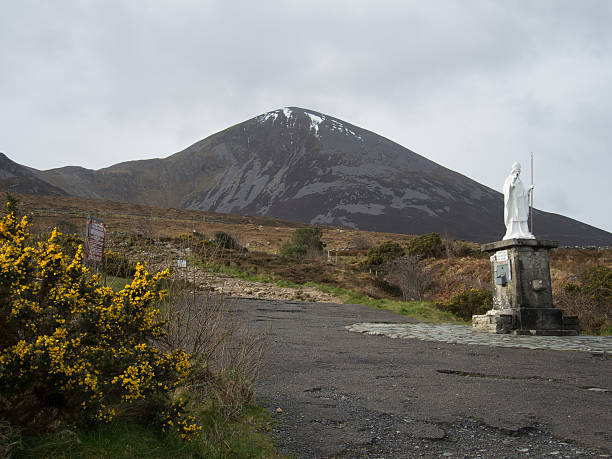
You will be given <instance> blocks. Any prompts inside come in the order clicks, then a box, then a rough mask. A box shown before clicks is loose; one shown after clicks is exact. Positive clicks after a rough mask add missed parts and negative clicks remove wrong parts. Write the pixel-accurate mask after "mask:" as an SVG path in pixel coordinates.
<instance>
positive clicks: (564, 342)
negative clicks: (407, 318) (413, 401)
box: [346, 322, 612, 355]
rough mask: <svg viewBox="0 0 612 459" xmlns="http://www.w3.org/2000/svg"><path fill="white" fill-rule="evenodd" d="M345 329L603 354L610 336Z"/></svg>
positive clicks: (456, 328) (419, 327)
mask: <svg viewBox="0 0 612 459" xmlns="http://www.w3.org/2000/svg"><path fill="white" fill-rule="evenodd" d="M346 329H347V330H349V331H352V332H358V333H366V334H369V335H384V336H388V337H389V338H400V339H419V340H423V341H439V342H444V343H451V344H471V345H478V346H497V347H514V348H523V349H549V350H555V351H582V352H592V353H601V354H603V355H605V354H607V353H612V336H590V335H580V336H531V335H501V334H500V335H498V334H493V333H483V332H478V331H474V330H473V329H472V327H470V326H467V325H450V324H422V323H419V324H382V323H368V322H364V323H357V324H353V325H348V326H347V327H346Z"/></svg>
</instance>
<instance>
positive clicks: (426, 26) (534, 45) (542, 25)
mask: <svg viewBox="0 0 612 459" xmlns="http://www.w3.org/2000/svg"><path fill="white" fill-rule="evenodd" d="M610 23H612V3H610V2H608V1H606V0H593V1H589V2H575V1H569V0H566V1H556V0H555V1H552V0H550V1H546V0H540V1H537V2H533V1H527V0H522V1H514V2H506V1H502V0H498V1H475V0H471V1H462V2H456V1H431V2H422V1H381V2H371V1H361V0H358V1H355V0H352V1H349V0H344V1H334V2H324V1H322V0H320V1H301V0H272V1H266V2H248V1H243V2H238V1H236V2H216V1H174V2H171V3H170V2H162V1H159V2H151V1H144V0H141V1H129V2H124V1H91V2H79V1H63V2H46V1H27V0H25V1H20V2H10V3H8V4H6V5H5V6H4V7H3V14H2V15H1V16H0V66H1V67H2V68H3V69H8V71H3V72H2V74H1V75H0V100H1V101H2V105H1V106H0V151H4V152H5V153H7V154H8V155H9V156H11V157H12V158H13V159H15V160H16V161H18V162H21V163H25V164H27V165H30V166H33V167H37V168H49V167H57V166H60V165H66V164H80V165H84V166H87V167H92V168H99V167H103V166H107V165H110V164H112V163H115V162H119V161H123V160H128V159H135V158H144V157H156V156H157V157H159V156H167V155H169V154H171V153H173V152H175V151H178V150H180V149H181V148H184V147H186V146H188V145H189V144H191V143H193V142H195V141H197V140H199V139H201V138H203V137H205V136H207V135H210V134H212V133H214V132H216V131H217V130H220V129H223V128H225V127H227V126H229V125H232V124H235V123H238V122H240V121H243V120H245V119H247V118H250V117H252V116H255V115H258V114H260V113H263V112H265V111H268V110H272V109H276V108H279V107H281V106H286V105H298V106H303V107H308V108H312V109H315V110H319V111H322V112H326V113H329V114H331V115H334V116H338V117H340V118H343V119H346V120H347V121H349V122H352V123H354V124H358V125H360V126H362V127H365V128H367V129H370V130H372V131H374V132H377V133H380V134H382V135H385V136H387V137H389V138H391V139H392V140H395V141H397V142H399V143H401V144H403V145H405V146H407V147H409V148H412V149H413V150H415V151H417V152H418V153H420V154H422V155H424V156H426V157H428V158H430V159H432V160H434V161H436V162H439V163H440V164H442V165H445V166H447V167H449V168H452V169H455V170H457V171H459V172H461V173H463V174H465V175H467V176H469V177H472V178H474V179H475V180H478V181H480V182H482V183H485V184H487V185H489V186H491V187H493V188H496V189H500V186H501V185H500V183H499V182H500V181H503V177H505V175H506V174H507V170H506V169H507V168H508V167H509V164H511V163H512V162H513V161H514V160H515V159H519V160H521V161H522V162H525V161H527V162H528V158H529V152H530V151H535V152H536V166H537V168H536V170H537V172H538V173H537V174H536V177H537V186H538V188H537V189H538V194H537V196H538V199H539V201H538V205H539V206H540V207H541V208H542V209H544V210H549V211H554V212H559V213H565V214H567V215H568V216H571V217H574V218H578V219H581V220H583V221H586V222H587V223H592V224H595V225H597V226H600V227H603V228H605V229H607V230H612V216H611V215H612V212H610V208H609V205H606V201H605V200H603V199H602V196H603V195H605V192H606V190H605V186H606V185H607V182H608V175H609V172H608V170H609V169H610V165H611V161H610V159H609V158H610V147H611V145H612V134H610V133H609V126H611V125H612V115H611V114H612V100H611V99H610V97H609V96H608V95H607V92H608V86H609V82H610V81H612V78H611V77H612V63H611V61H610V57H609V49H610V48H611V46H612V32H611V30H610V27H609V24H610ZM585 165H588V166H585ZM569 184H571V186H570V185H569ZM560 190H563V192H561V191H560Z"/></svg>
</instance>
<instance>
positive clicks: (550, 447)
mask: <svg viewBox="0 0 612 459" xmlns="http://www.w3.org/2000/svg"><path fill="white" fill-rule="evenodd" d="M236 306H237V308H238V309H239V310H240V311H243V312H244V313H245V314H246V316H247V317H248V320H249V322H250V323H251V324H252V325H253V326H255V327H261V328H262V329H264V328H267V327H270V329H271V333H270V338H269V342H268V346H267V352H266V358H265V365H264V368H263V370H262V374H261V377H260V379H259V381H258V383H257V388H256V393H257V398H258V400H259V402H260V403H261V404H263V406H265V407H266V408H268V409H269V410H270V411H271V412H273V413H274V417H275V418H276V419H277V420H278V423H277V425H276V427H275V429H276V431H275V439H276V442H277V445H278V447H279V449H280V451H282V452H285V453H288V454H290V455H292V456H294V457H304V458H310V457H377V458H378V457H386V458H396V457H397V458H406V457H609V455H610V454H611V453H610V452H611V450H612V403H611V400H612V392H611V390H612V359H611V358H610V356H606V355H603V356H602V355H601V354H591V353H588V352H561V351H552V350H529V349H513V348H501V347H489V346H477V345H459V344H447V343H442V342H426V341H421V340H416V339H391V338H388V337H385V336H373V335H366V334H361V333H355V332H349V331H347V330H346V329H345V327H346V326H347V325H352V324H354V323H358V322H384V323H389V322H394V323H398V322H410V320H409V319H406V318H404V317H401V316H398V315H396V314H393V313H391V312H388V311H382V310H375V309H371V308H368V307H366V306H361V305H339V304H326V303H299V302H282V301H273V300H270V301H266V300H236ZM593 388H595V390H594V389H593ZM606 390H607V391H606Z"/></svg>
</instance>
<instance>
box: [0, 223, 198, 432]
mask: <svg viewBox="0 0 612 459" xmlns="http://www.w3.org/2000/svg"><path fill="white" fill-rule="evenodd" d="M58 237H59V233H58V231H57V230H53V232H52V233H51V236H50V237H49V239H48V240H46V241H44V242H39V243H37V244H33V243H31V241H30V234H29V232H28V221H27V219H26V217H24V218H23V219H21V220H18V219H17V218H16V217H15V215H14V213H12V212H9V213H8V214H7V215H6V216H4V217H3V218H2V220H1V221H0V243H1V244H2V245H1V247H0V419H7V420H9V421H10V422H13V423H16V424H18V425H23V426H33V425H37V424H40V423H41V422H43V420H44V421H45V422H46V423H47V425H48V424H49V423H52V422H55V421H57V420H65V421H74V420H78V419H79V418H81V417H82V416H83V415H85V417H87V418H88V419H90V420H102V421H109V420H111V419H112V418H113V416H114V414H115V408H116V407H117V406H119V405H120V404H122V403H133V402H134V401H136V400H146V399H149V398H154V397H157V398H160V397H158V396H159V395H162V396H163V395H164V394H166V393H167V392H168V391H169V390H171V389H173V388H174V387H176V386H177V385H179V384H180V383H181V381H183V380H184V378H185V377H186V376H187V375H188V374H189V372H190V368H191V364H190V358H189V355H188V354H187V353H185V352H184V351H182V350H175V351H168V352H163V351H161V350H159V349H158V348H156V347H155V345H154V343H155V339H156V338H159V337H160V336H162V335H163V334H164V329H163V322H161V321H160V320H159V319H158V314H159V311H158V310H157V309H156V307H155V305H156V303H157V302H158V300H159V299H161V298H162V297H163V296H164V295H165V292H164V291H163V290H161V289H160V288H159V283H160V281H161V280H162V279H164V278H166V277H167V276H168V275H169V273H168V272H167V271H163V272H160V273H158V274H156V275H150V274H149V273H147V270H146V269H145V266H144V265H142V264H138V265H137V266H136V272H135V275H134V280H133V281H132V282H131V283H130V284H128V285H126V286H125V287H124V288H123V290H121V291H119V292H115V291H113V290H112V289H111V288H108V287H104V286H101V285H100V283H99V277H98V276H96V275H91V273H90V272H89V270H88V269H87V268H86V267H85V266H84V264H83V247H82V246H80V247H79V248H78V250H77V251H76V254H75V256H74V257H72V258H71V257H68V256H66V255H64V254H63V253H62V249H61V247H60V245H59V244H58ZM162 398H163V397H162ZM166 398H167V397H166ZM192 424H194V423H193V422H190V424H189V426H185V427H189V429H190V431H192V430H193V429H197V426H196V427H193V426H192ZM184 431H185V428H184V427H183V428H181V429H179V433H185V432H184Z"/></svg>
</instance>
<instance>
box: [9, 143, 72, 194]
mask: <svg viewBox="0 0 612 459" xmlns="http://www.w3.org/2000/svg"><path fill="white" fill-rule="evenodd" d="M38 173H39V171H37V170H35V169H31V168H29V167H26V166H22V165H21V164H17V163H16V162H14V161H11V160H10V159H9V158H8V156H6V155H5V154H4V153H0V189H2V190H7V191H9V192H10V191H12V192H14V193H29V194H43V195H51V196H66V195H67V194H68V193H66V192H65V191H64V190H62V189H61V188H58V187H56V186H54V185H52V184H50V183H48V182H47V181H45V180H44V179H39V178H38V177H37V175H38Z"/></svg>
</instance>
